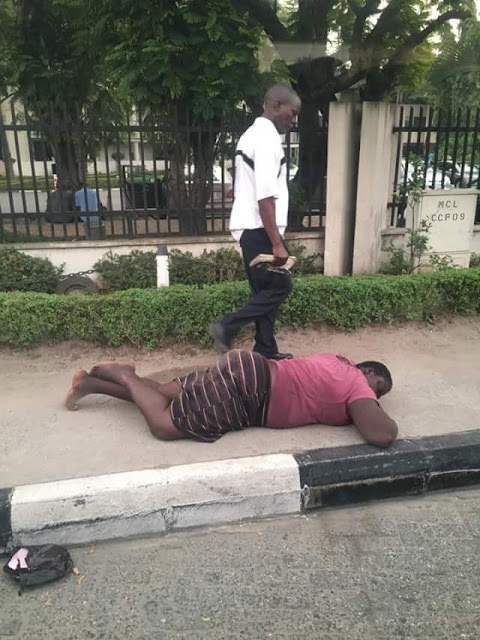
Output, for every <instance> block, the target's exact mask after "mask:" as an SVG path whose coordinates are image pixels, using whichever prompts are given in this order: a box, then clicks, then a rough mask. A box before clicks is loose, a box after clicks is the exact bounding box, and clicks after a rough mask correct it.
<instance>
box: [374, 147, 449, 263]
mask: <svg viewBox="0 0 480 640" xmlns="http://www.w3.org/2000/svg"><path fill="white" fill-rule="evenodd" d="M411 165H412V167H413V170H412V173H411V175H410V176H409V177H408V179H407V181H406V183H405V184H401V185H399V186H398V189H397V192H396V194H395V197H396V198H397V199H398V201H399V209H401V210H402V211H405V209H406V208H407V207H410V208H411V210H412V228H410V229H407V243H406V246H407V251H404V250H403V249H400V248H398V247H395V245H394V244H393V242H390V245H389V246H388V247H387V248H386V249H385V251H386V252H387V253H389V254H390V260H389V262H388V263H387V264H386V265H384V267H383V269H382V271H383V273H386V274H390V275H402V274H411V273H415V271H417V270H418V269H419V267H420V265H421V264H422V258H423V256H424V254H425V253H426V252H428V251H430V250H431V247H430V246H429V237H430V230H431V228H432V223H431V222H429V221H428V220H420V223H419V224H418V226H417V225H416V223H415V213H416V210H417V207H418V205H419V203H420V200H421V198H422V195H423V188H424V182H425V181H424V175H425V161H424V159H423V158H421V157H420V156H416V155H415V156H413V159H412V160H411ZM429 264H430V266H431V267H432V268H433V269H450V268H454V264H453V260H452V259H451V258H450V257H449V256H438V255H437V254H432V255H431V256H430V258H429Z"/></svg>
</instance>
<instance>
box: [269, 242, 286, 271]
mask: <svg viewBox="0 0 480 640" xmlns="http://www.w3.org/2000/svg"><path fill="white" fill-rule="evenodd" d="M273 258H274V260H273V262H272V265H273V266H274V267H281V266H283V265H284V264H285V263H286V262H287V260H288V251H287V250H286V249H285V247H284V245H283V244H282V243H280V244H278V245H275V246H274V247H273Z"/></svg>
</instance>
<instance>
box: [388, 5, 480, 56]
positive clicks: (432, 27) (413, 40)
mask: <svg viewBox="0 0 480 640" xmlns="http://www.w3.org/2000/svg"><path fill="white" fill-rule="evenodd" d="M471 15H472V14H471V13H470V12H469V11H459V10H456V9H452V10H451V11H447V12H446V13H444V14H443V15H441V16H438V18H436V19H435V20H434V21H433V22H431V23H430V24H429V25H428V27H425V29H422V31H418V32H417V33H413V34H412V35H411V36H410V37H408V38H407V39H406V40H405V42H404V43H403V44H401V45H400V47H399V48H398V49H397V50H396V51H395V53H394V54H393V55H392V56H390V60H389V63H388V64H389V65H390V64H399V63H400V64H401V63H402V62H404V61H405V57H406V56H407V55H408V54H409V53H410V51H411V50H412V49H415V47H418V45H420V44H422V42H424V41H425V40H426V39H427V38H428V36H429V35H430V34H431V33H433V32H434V31H436V30H437V29H438V28H439V27H441V26H442V24H444V23H445V22H448V21H449V20H466V19H467V18H470V17H471Z"/></svg>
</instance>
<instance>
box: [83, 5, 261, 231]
mask: <svg viewBox="0 0 480 640" xmlns="http://www.w3.org/2000/svg"><path fill="white" fill-rule="evenodd" d="M94 6H95V10H96V11H97V13H98V12H99V21H98V27H97V38H98V39H99V40H102V41H108V46H109V49H110V53H109V56H108V63H109V65H110V69H111V70H112V73H113V74H114V75H115V77H116V79H117V81H118V83H119V84H120V85H121V86H122V87H123V88H124V90H125V92H127V93H129V94H130V95H132V96H135V100H136V102H137V103H138V106H139V111H138V113H139V114H140V115H141V117H142V118H144V117H146V116H148V117H149V118H150V119H153V120H154V121H155V122H156V123H157V124H161V125H162V126H164V127H165V128H166V129H170V130H171V135H170V136H169V137H166V139H164V141H163V142H164V144H163V147H164V150H165V153H166V159H167V161H168V164H169V167H170V170H169V172H168V194H169V204H170V205H171V206H172V205H173V206H174V207H175V208H177V209H178V210H179V216H180V224H181V230H182V232H183V233H193V232H197V233H199V232H200V233H201V232H202V231H203V230H204V227H205V216H204V212H205V206H206V202H207V200H208V197H209V193H210V189H209V186H210V182H209V181H210V179H211V173H212V171H211V168H212V165H213V162H214V157H215V152H216V148H217V146H218V144H219V142H221V140H220V136H219V132H220V130H221V125H222V121H224V120H225V117H226V115H227V114H229V112H230V113H231V112H233V111H234V109H235V108H236V107H238V105H239V104H240V103H241V102H243V101H247V102H248V101H250V100H255V98H256V97H257V96H258V94H259V92H262V90H263V87H262V79H261V77H260V74H259V70H258V60H257V56H256V52H257V48H258V46H259V42H260V36H261V31H260V28H259V27H257V26H255V25H254V24H253V23H252V22H251V21H250V20H249V19H248V17H246V16H245V15H244V12H243V13H242V12H238V11H235V10H234V9H233V8H232V5H231V2H229V1H228V0H208V2H205V0H171V1H170V2H161V1H160V2H159V1H158V0H137V1H136V2H135V3H132V2H131V0H100V1H99V2H98V1H95V2H94ZM92 10H93V5H92ZM189 157H192V159H193V163H194V166H195V174H194V176H193V188H192V190H191V192H190V193H189V194H187V191H186V188H185V175H184V165H185V163H186V162H187V159H188V158H189ZM192 211H194V212H195V216H194V217H192V216H191V212H192Z"/></svg>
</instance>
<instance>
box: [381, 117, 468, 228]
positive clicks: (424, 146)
mask: <svg viewBox="0 0 480 640" xmlns="http://www.w3.org/2000/svg"><path fill="white" fill-rule="evenodd" d="M393 131H394V133H396V134H397V138H398V142H397V152H396V162H395V171H394V179H393V188H392V194H393V195H392V201H391V202H390V203H389V208H390V224H391V226H400V227H401V226H405V210H406V205H407V197H408V191H409V186H410V185H411V184H412V181H413V179H414V177H415V180H418V178H420V182H421V183H422V184H421V186H422V187H423V188H424V189H465V188H472V189H478V188H480V187H479V184H480V183H479V171H480V108H479V109H458V110H452V109H449V110H442V109H436V108H434V107H430V106H420V107H419V106H415V107H413V106H412V107H401V108H400V112H399V121H398V124H397V126H395V127H394V129H393ZM476 223H477V224H480V199H479V205H478V206H477V212H476Z"/></svg>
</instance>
